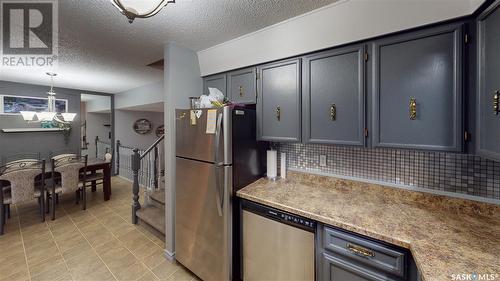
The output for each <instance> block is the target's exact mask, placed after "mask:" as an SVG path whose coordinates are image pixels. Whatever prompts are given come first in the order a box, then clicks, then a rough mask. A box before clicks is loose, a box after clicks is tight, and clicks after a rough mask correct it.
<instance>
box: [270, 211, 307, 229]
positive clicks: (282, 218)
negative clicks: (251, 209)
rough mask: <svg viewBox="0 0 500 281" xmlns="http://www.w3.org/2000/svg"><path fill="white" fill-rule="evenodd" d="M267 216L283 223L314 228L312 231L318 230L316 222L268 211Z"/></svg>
mask: <svg viewBox="0 0 500 281" xmlns="http://www.w3.org/2000/svg"><path fill="white" fill-rule="evenodd" d="M267 215H268V216H270V217H273V218H275V219H278V220H280V221H282V222H287V223H290V224H293V225H300V226H302V227H306V228H312V229H314V228H316V222H314V221H312V220H309V219H305V218H302V217H299V216H296V215H290V214H288V213H285V212H281V211H275V210H268V211H267Z"/></svg>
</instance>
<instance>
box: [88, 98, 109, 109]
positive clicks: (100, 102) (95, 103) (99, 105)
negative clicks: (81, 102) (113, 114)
mask: <svg viewBox="0 0 500 281" xmlns="http://www.w3.org/2000/svg"><path fill="white" fill-rule="evenodd" d="M85 103H86V110H87V112H110V111H111V98H110V97H109V96H96V97H95V98H94V99H91V100H88V101H86V102H85Z"/></svg>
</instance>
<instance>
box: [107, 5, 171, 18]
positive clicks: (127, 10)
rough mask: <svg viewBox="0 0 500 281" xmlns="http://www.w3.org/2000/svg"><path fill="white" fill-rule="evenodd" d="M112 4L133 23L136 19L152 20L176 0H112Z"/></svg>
mask: <svg viewBox="0 0 500 281" xmlns="http://www.w3.org/2000/svg"><path fill="white" fill-rule="evenodd" d="M110 1H111V3H112V4H113V5H114V6H115V7H116V8H117V9H118V10H119V11H120V13H122V14H123V15H124V16H126V17H127V18H128V22H129V23H133V22H134V20H135V19H136V18H141V19H145V18H150V17H152V16H154V15H156V14H158V13H159V12H160V11H161V9H163V7H165V6H167V4H169V3H175V0H147V1H146V0H110Z"/></svg>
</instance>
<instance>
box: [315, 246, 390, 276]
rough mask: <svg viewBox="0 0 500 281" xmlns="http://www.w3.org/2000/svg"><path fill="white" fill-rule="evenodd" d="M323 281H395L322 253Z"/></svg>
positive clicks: (342, 258) (351, 262)
mask: <svg viewBox="0 0 500 281" xmlns="http://www.w3.org/2000/svg"><path fill="white" fill-rule="evenodd" d="M322 263H323V264H322V265H323V272H322V276H323V281H395V280H398V279H393V278H391V277H388V276H384V275H382V274H380V273H378V272H375V271H372V270H370V268H366V267H363V266H362V265H359V264H357V263H355V262H353V261H351V260H349V259H348V258H345V257H342V256H333V255H328V254H326V253H323V257H322Z"/></svg>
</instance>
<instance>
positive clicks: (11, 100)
mask: <svg viewBox="0 0 500 281" xmlns="http://www.w3.org/2000/svg"><path fill="white" fill-rule="evenodd" d="M48 106H49V101H48V99H47V98H42V97H26V96H12V95H0V114H19V112H21V111H35V112H42V111H47V110H48ZM56 110H57V112H59V113H63V112H68V100H66V99H56Z"/></svg>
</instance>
